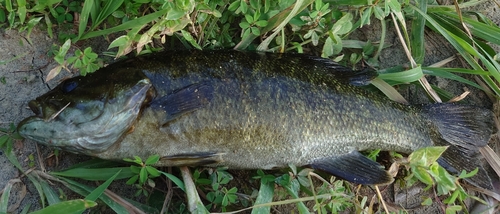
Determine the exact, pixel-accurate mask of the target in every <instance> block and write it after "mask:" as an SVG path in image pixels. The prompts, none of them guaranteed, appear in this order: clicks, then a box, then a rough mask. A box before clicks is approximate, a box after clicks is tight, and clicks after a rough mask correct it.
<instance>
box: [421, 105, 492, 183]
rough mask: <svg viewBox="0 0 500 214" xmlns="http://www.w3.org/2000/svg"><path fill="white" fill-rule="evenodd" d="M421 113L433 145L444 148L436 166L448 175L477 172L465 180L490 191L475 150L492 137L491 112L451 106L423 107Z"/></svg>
mask: <svg viewBox="0 0 500 214" xmlns="http://www.w3.org/2000/svg"><path fill="white" fill-rule="evenodd" d="M422 110H423V112H424V114H425V115H426V116H427V117H428V119H429V121H431V122H430V126H431V127H430V129H431V130H432V131H431V137H432V140H433V142H434V145H435V146H448V149H447V150H446V151H445V152H444V153H443V154H442V156H441V157H440V158H439V159H438V163H439V164H440V165H441V166H442V167H444V168H445V169H446V170H448V172H450V173H452V174H460V172H461V171H462V170H465V171H467V172H471V171H473V170H475V169H476V168H478V169H479V171H478V173H477V174H476V175H475V176H473V177H471V178H468V179H466V180H467V181H468V182H469V183H471V184H473V185H475V186H478V187H481V188H485V189H492V188H493V186H492V182H491V179H490V177H489V176H488V173H487V172H486V170H484V168H483V166H482V163H481V160H480V157H481V155H480V153H479V148H481V147H484V146H486V145H488V141H489V139H490V136H491V133H492V128H493V114H492V112H491V111H489V110H487V109H483V108H479V107H473V106H464V105H457V104H452V103H443V104H432V105H427V106H424V107H423V109H422Z"/></svg>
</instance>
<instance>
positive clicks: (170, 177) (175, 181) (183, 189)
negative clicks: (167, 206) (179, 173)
mask: <svg viewBox="0 0 500 214" xmlns="http://www.w3.org/2000/svg"><path fill="white" fill-rule="evenodd" d="M160 173H161V174H163V175H165V176H166V177H167V178H168V179H170V180H171V181H172V182H174V184H175V185H177V186H178V187H179V188H180V189H182V191H184V192H185V191H186V187H185V186H184V182H182V180H181V179H179V178H177V177H175V176H174V175H172V174H170V173H166V172H162V171H160Z"/></svg>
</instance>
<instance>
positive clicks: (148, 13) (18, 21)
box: [0, 0, 500, 213]
mask: <svg viewBox="0 0 500 214" xmlns="http://www.w3.org/2000/svg"><path fill="white" fill-rule="evenodd" d="M472 3H474V1H473V2H472ZM466 4H471V2H469V3H466ZM346 5H350V6H346ZM457 12H459V14H461V15H457ZM76 15H78V16H76ZM76 17H79V18H78V20H75V19H76ZM372 22H380V26H381V35H382V36H381V38H385V36H384V35H385V34H386V33H387V30H388V27H387V25H395V26H397V27H398V28H397V29H398V33H399V34H400V42H401V43H402V44H403V46H404V48H405V51H406V57H407V58H408V62H409V63H408V64H410V68H408V69H405V68H403V67H394V68H387V69H384V70H380V71H379V73H380V75H379V77H378V78H377V79H376V80H374V82H373V83H374V85H375V86H376V87H378V88H379V89H380V90H381V91H382V92H383V93H385V94H386V95H387V96H388V97H390V98H391V99H394V100H397V101H399V102H406V101H405V100H404V98H403V97H402V96H401V95H400V94H399V93H398V92H397V91H396V90H395V89H394V88H393V86H397V85H405V84H408V83H413V84H415V85H417V86H419V87H422V88H424V89H425V91H427V92H428V93H429V95H430V96H431V97H432V98H433V99H434V100H436V101H440V100H448V99H449V98H450V97H449V96H444V95H446V94H447V92H444V91H442V90H441V89H439V90H437V93H436V91H435V89H437V87H436V86H433V85H429V84H428V83H427V81H426V79H425V77H426V76H438V77H442V78H447V79H450V80H452V81H459V82H461V83H463V84H466V85H468V86H471V87H475V88H479V89H482V90H484V91H485V92H486V93H488V94H490V95H492V96H493V97H495V98H496V97H498V96H499V95H500V88H499V87H498V84H497V83H498V82H500V64H499V62H498V55H496V53H495V52H494V51H493V49H492V47H491V46H490V44H497V45H500V40H499V37H498V35H500V28H499V27H498V26H496V25H495V24H493V23H492V22H491V21H490V20H488V19H487V18H486V17H485V16H484V15H482V14H480V13H478V12H467V13H465V12H464V11H455V9H454V7H449V6H440V5H435V4H434V5H432V4H430V3H428V1H425V0H420V1H414V2H410V3H408V2H403V1H392V0H391V1H389V0H386V1H384V0H382V1H370V0H354V1H345V0H298V1H293V0H281V1H258V0H211V1H209V0H206V1H202V0H173V1H152V0H136V1H133V0H118V1H105V0H75V1H70V0H44V1H25V0H16V1H12V0H0V26H1V27H3V28H10V29H15V30H18V31H20V32H25V34H26V37H27V38H28V41H30V40H29V36H30V33H31V31H32V30H33V29H34V28H40V29H42V30H45V31H47V33H48V35H49V36H50V37H56V38H58V39H59V42H60V44H59V45H58V46H57V47H56V48H55V49H54V51H53V55H54V60H55V61H56V62H57V63H58V64H59V65H58V66H56V67H54V68H52V70H51V71H50V73H49V75H48V76H47V81H50V79H52V78H53V77H55V76H56V75H58V74H59V72H60V71H61V70H62V69H66V70H78V71H79V72H80V74H81V75H85V74H87V73H92V72H94V71H96V70H97V69H98V68H99V67H101V66H102V65H103V63H102V60H101V59H100V58H101V57H100V56H99V55H98V53H95V52H94V51H93V50H92V48H91V47H81V46H79V44H81V41H85V40H89V39H92V38H95V37H103V38H105V39H107V40H108V41H109V42H110V44H109V47H108V52H107V53H106V55H111V56H113V57H115V58H119V57H122V56H124V55H127V54H131V55H140V54H146V53H150V52H155V51H159V50H161V49H166V50H172V49H192V48H196V49H223V48H235V49H238V50H251V51H255V50H257V51H274V52H299V53H308V54H315V55H321V56H322V57H325V58H331V59H332V60H335V61H339V62H340V63H342V64H344V65H346V66H349V67H357V66H358V65H359V64H361V63H363V64H365V65H367V66H370V67H372V68H375V69H378V56H379V55H380V52H381V51H382V50H383V49H384V48H385V47H386V46H385V45H386V44H387V42H386V41H384V40H380V41H359V40H352V39H349V36H350V35H351V34H355V33H356V32H357V31H358V30H359V29H360V28H362V27H363V26H365V25H368V24H370V23H372ZM407 23H411V24H409V25H407ZM462 24H464V25H465V26H468V28H464V27H462ZM426 26H427V27H428V29H426V28H425V27H426ZM410 29H411V30H410ZM429 29H430V30H433V31H435V32H437V33H439V34H440V35H442V36H443V37H444V38H445V39H447V40H448V42H449V43H450V44H451V45H452V46H453V47H454V48H455V49H456V51H457V53H459V55H460V57H461V58H462V59H463V60H464V61H465V62H466V63H467V66H468V68H442V67H426V66H423V65H422V64H423V63H424V62H423V60H424V56H425V49H424V44H425V43H426V41H425V37H424V32H425V30H429ZM468 31H470V34H469V33H468ZM54 32H57V35H55V34H54ZM472 35H473V36H472ZM30 42H31V41H30ZM70 49H75V50H76V51H74V53H73V52H71V51H70ZM12 60H15V59H12ZM9 61H10V60H9ZM5 63H8V62H0V64H5ZM462 74H470V75H474V76H477V77H480V78H481V80H482V81H483V82H484V84H483V85H486V86H487V88H483V87H482V86H481V84H478V83H475V82H472V81H470V80H467V79H464V78H463V77H461V76H460V75H462ZM0 135H1V136H0V147H1V148H2V150H3V151H4V152H5V153H6V155H7V157H8V158H9V160H10V161H11V162H12V163H13V164H14V165H15V166H16V167H17V168H19V169H20V170H21V171H26V170H27V169H26V168H23V167H22V166H21V165H20V163H19V162H18V160H17V159H16V157H14V156H13V154H12V144H13V141H15V140H18V139H19V136H18V135H17V134H16V133H15V131H14V128H13V127H10V128H8V129H5V130H2V133H1V134H0ZM441 152H442V151H441V150H440V148H430V149H429V150H422V151H417V152H414V153H413V154H412V155H410V157H409V158H408V161H406V162H403V164H404V165H406V166H407V168H408V169H409V171H408V172H407V173H408V176H406V177H405V178H401V179H402V181H404V182H406V183H407V184H408V185H411V184H412V183H414V182H416V181H417V180H419V181H420V182H423V183H425V184H427V185H428V188H436V189H437V194H438V195H445V196H446V197H445V198H447V199H446V200H444V201H443V203H444V205H445V209H446V211H447V213H448V212H449V213H453V212H455V211H458V210H462V209H464V205H463V201H464V200H465V199H466V198H468V197H471V196H469V195H468V194H467V193H466V192H465V191H464V189H463V188H462V187H461V186H460V185H459V183H458V182H457V181H458V179H461V178H465V177H467V176H471V175H469V174H462V175H460V176H459V177H455V176H452V175H449V174H448V173H446V172H445V171H444V172H443V169H442V168H440V167H439V166H437V164H436V162H435V160H436V159H437V157H438V156H439V155H440V154H441ZM372 155H373V154H372ZM414 157H421V158H419V159H415V158H414ZM31 161H33V160H31ZM128 161H129V162H131V164H132V166H123V165H117V164H116V163H112V162H109V161H103V160H91V161H88V162H84V163H81V164H78V165H74V166H72V167H70V168H69V169H64V170H61V171H56V172H50V173H46V172H43V171H40V170H38V169H35V170H34V171H32V172H31V173H30V174H28V175H27V177H28V179H29V180H30V182H32V184H33V185H34V186H35V187H36V189H37V191H38V193H39V195H40V203H41V204H42V207H44V209H42V210H39V211H37V212H39V213H52V211H53V210H59V209H61V208H66V209H67V210H68V212H81V211H82V210H85V209H87V208H90V207H92V206H95V202H97V203H98V204H105V205H106V206H107V207H108V208H109V209H112V210H114V211H115V212H118V213H127V212H130V211H131V210H134V209H140V210H143V211H146V212H148V213H149V212H160V211H162V210H163V211H166V210H167V208H166V206H164V205H163V204H162V202H163V199H165V197H166V196H165V195H167V196H168V195H170V196H169V197H170V198H172V197H173V196H172V193H171V192H168V191H175V192H176V195H183V194H184V191H186V192H188V191H189V189H188V187H189V186H188V185H186V186H185V184H184V183H183V181H182V180H181V179H179V178H178V177H180V176H179V173H170V172H168V173H167V172H164V171H162V169H157V168H154V167H152V166H150V165H152V164H153V163H154V162H155V161H157V157H151V158H150V159H147V160H144V162H143V160H140V159H135V160H128ZM192 177H193V181H194V184H195V185H196V188H197V189H198V190H200V191H201V192H202V193H203V194H204V196H203V197H202V198H203V204H201V205H200V204H198V206H202V207H198V208H199V209H198V211H199V212H205V211H207V210H210V211H237V210H241V209H243V210H244V209H252V208H253V210H252V213H268V212H269V211H270V206H283V205H284V204H285V205H289V204H293V206H292V207H293V208H294V209H297V210H298V212H299V213H309V212H318V213H328V212H339V211H342V210H346V209H349V210H355V211H356V212H361V211H380V210H383V208H382V207H381V206H380V207H378V208H374V207H372V206H371V205H370V204H369V203H368V202H367V200H368V199H367V197H366V196H364V197H363V196H360V195H358V194H357V193H356V192H355V191H354V190H353V188H352V185H350V184H346V183H345V182H343V181H340V180H334V179H333V178H332V177H328V176H319V175H317V174H315V173H314V172H312V171H310V170H309V169H297V168H296V167H294V166H291V167H290V170H289V172H263V171H261V170H259V171H256V172H253V176H249V177H248V181H247V183H248V184H249V187H246V186H240V185H235V184H234V179H233V177H232V175H231V173H229V172H228V171H226V170H225V169H215V170H201V169H200V170H199V169H196V170H195V171H194V172H193V173H192ZM119 179H128V181H127V182H126V183H127V184H129V185H132V186H133V187H134V188H136V189H137V194H136V197H135V198H137V197H139V198H140V197H145V198H147V199H146V200H144V198H143V200H140V202H137V201H133V200H131V199H126V198H123V197H120V196H115V195H112V194H109V193H106V192H105V191H104V190H105V189H106V187H107V186H108V185H109V184H110V183H111V182H112V181H114V180H119ZM49 180H50V181H52V182H58V183H61V184H62V185H63V186H65V187H66V188H68V189H70V190H71V191H73V192H75V193H77V194H80V195H81V198H80V199H71V200H63V201H61V199H60V197H59V196H60V194H58V191H57V190H56V189H55V188H54V187H53V186H51V185H48V183H47V181H49ZM82 180H91V181H99V184H100V185H98V187H94V186H88V185H87V184H85V182H82ZM436 181H438V182H436ZM122 182H124V181H122ZM160 183H166V184H167V185H168V186H174V187H175V186H176V187H175V188H173V189H174V190H172V189H160V188H158V187H157V186H158V184H160ZM172 183H173V184H172ZM11 189H12V184H11V183H9V184H8V186H6V187H5V188H4V192H3V194H2V196H1V197H0V213H4V212H7V210H6V209H7V205H8V201H9V195H10V191H11ZM161 191H167V194H163V192H161ZM195 194H197V193H196V191H195ZM188 195H189V193H188ZM132 198H134V197H132ZM167 199H168V197H167ZM184 199H185V198H182V197H181V198H179V200H177V201H185V200H184ZM308 201H312V202H313V205H310V203H307V202H308ZM428 202H429V200H425V201H424V204H428ZM306 204H308V205H306ZM203 206H204V207H203ZM168 207H169V208H168V212H175V213H185V212H188V209H189V208H188V204H187V201H186V202H177V203H172V204H170V206H168ZM24 209H25V210H29V209H30V208H29V206H27V207H24Z"/></svg>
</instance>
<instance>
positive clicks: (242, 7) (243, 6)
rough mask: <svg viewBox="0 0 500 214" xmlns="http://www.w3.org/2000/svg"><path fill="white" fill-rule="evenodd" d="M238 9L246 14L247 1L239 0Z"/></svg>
mask: <svg viewBox="0 0 500 214" xmlns="http://www.w3.org/2000/svg"><path fill="white" fill-rule="evenodd" d="M240 10H241V12H242V13H243V14H246V13H247V11H248V5H247V2H246V1H245V0H241V1H240Z"/></svg>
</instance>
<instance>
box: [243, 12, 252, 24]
mask: <svg viewBox="0 0 500 214" xmlns="http://www.w3.org/2000/svg"><path fill="white" fill-rule="evenodd" d="M245 20H246V21H247V22H248V23H253V17H252V16H251V15H249V14H246V15H245Z"/></svg>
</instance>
